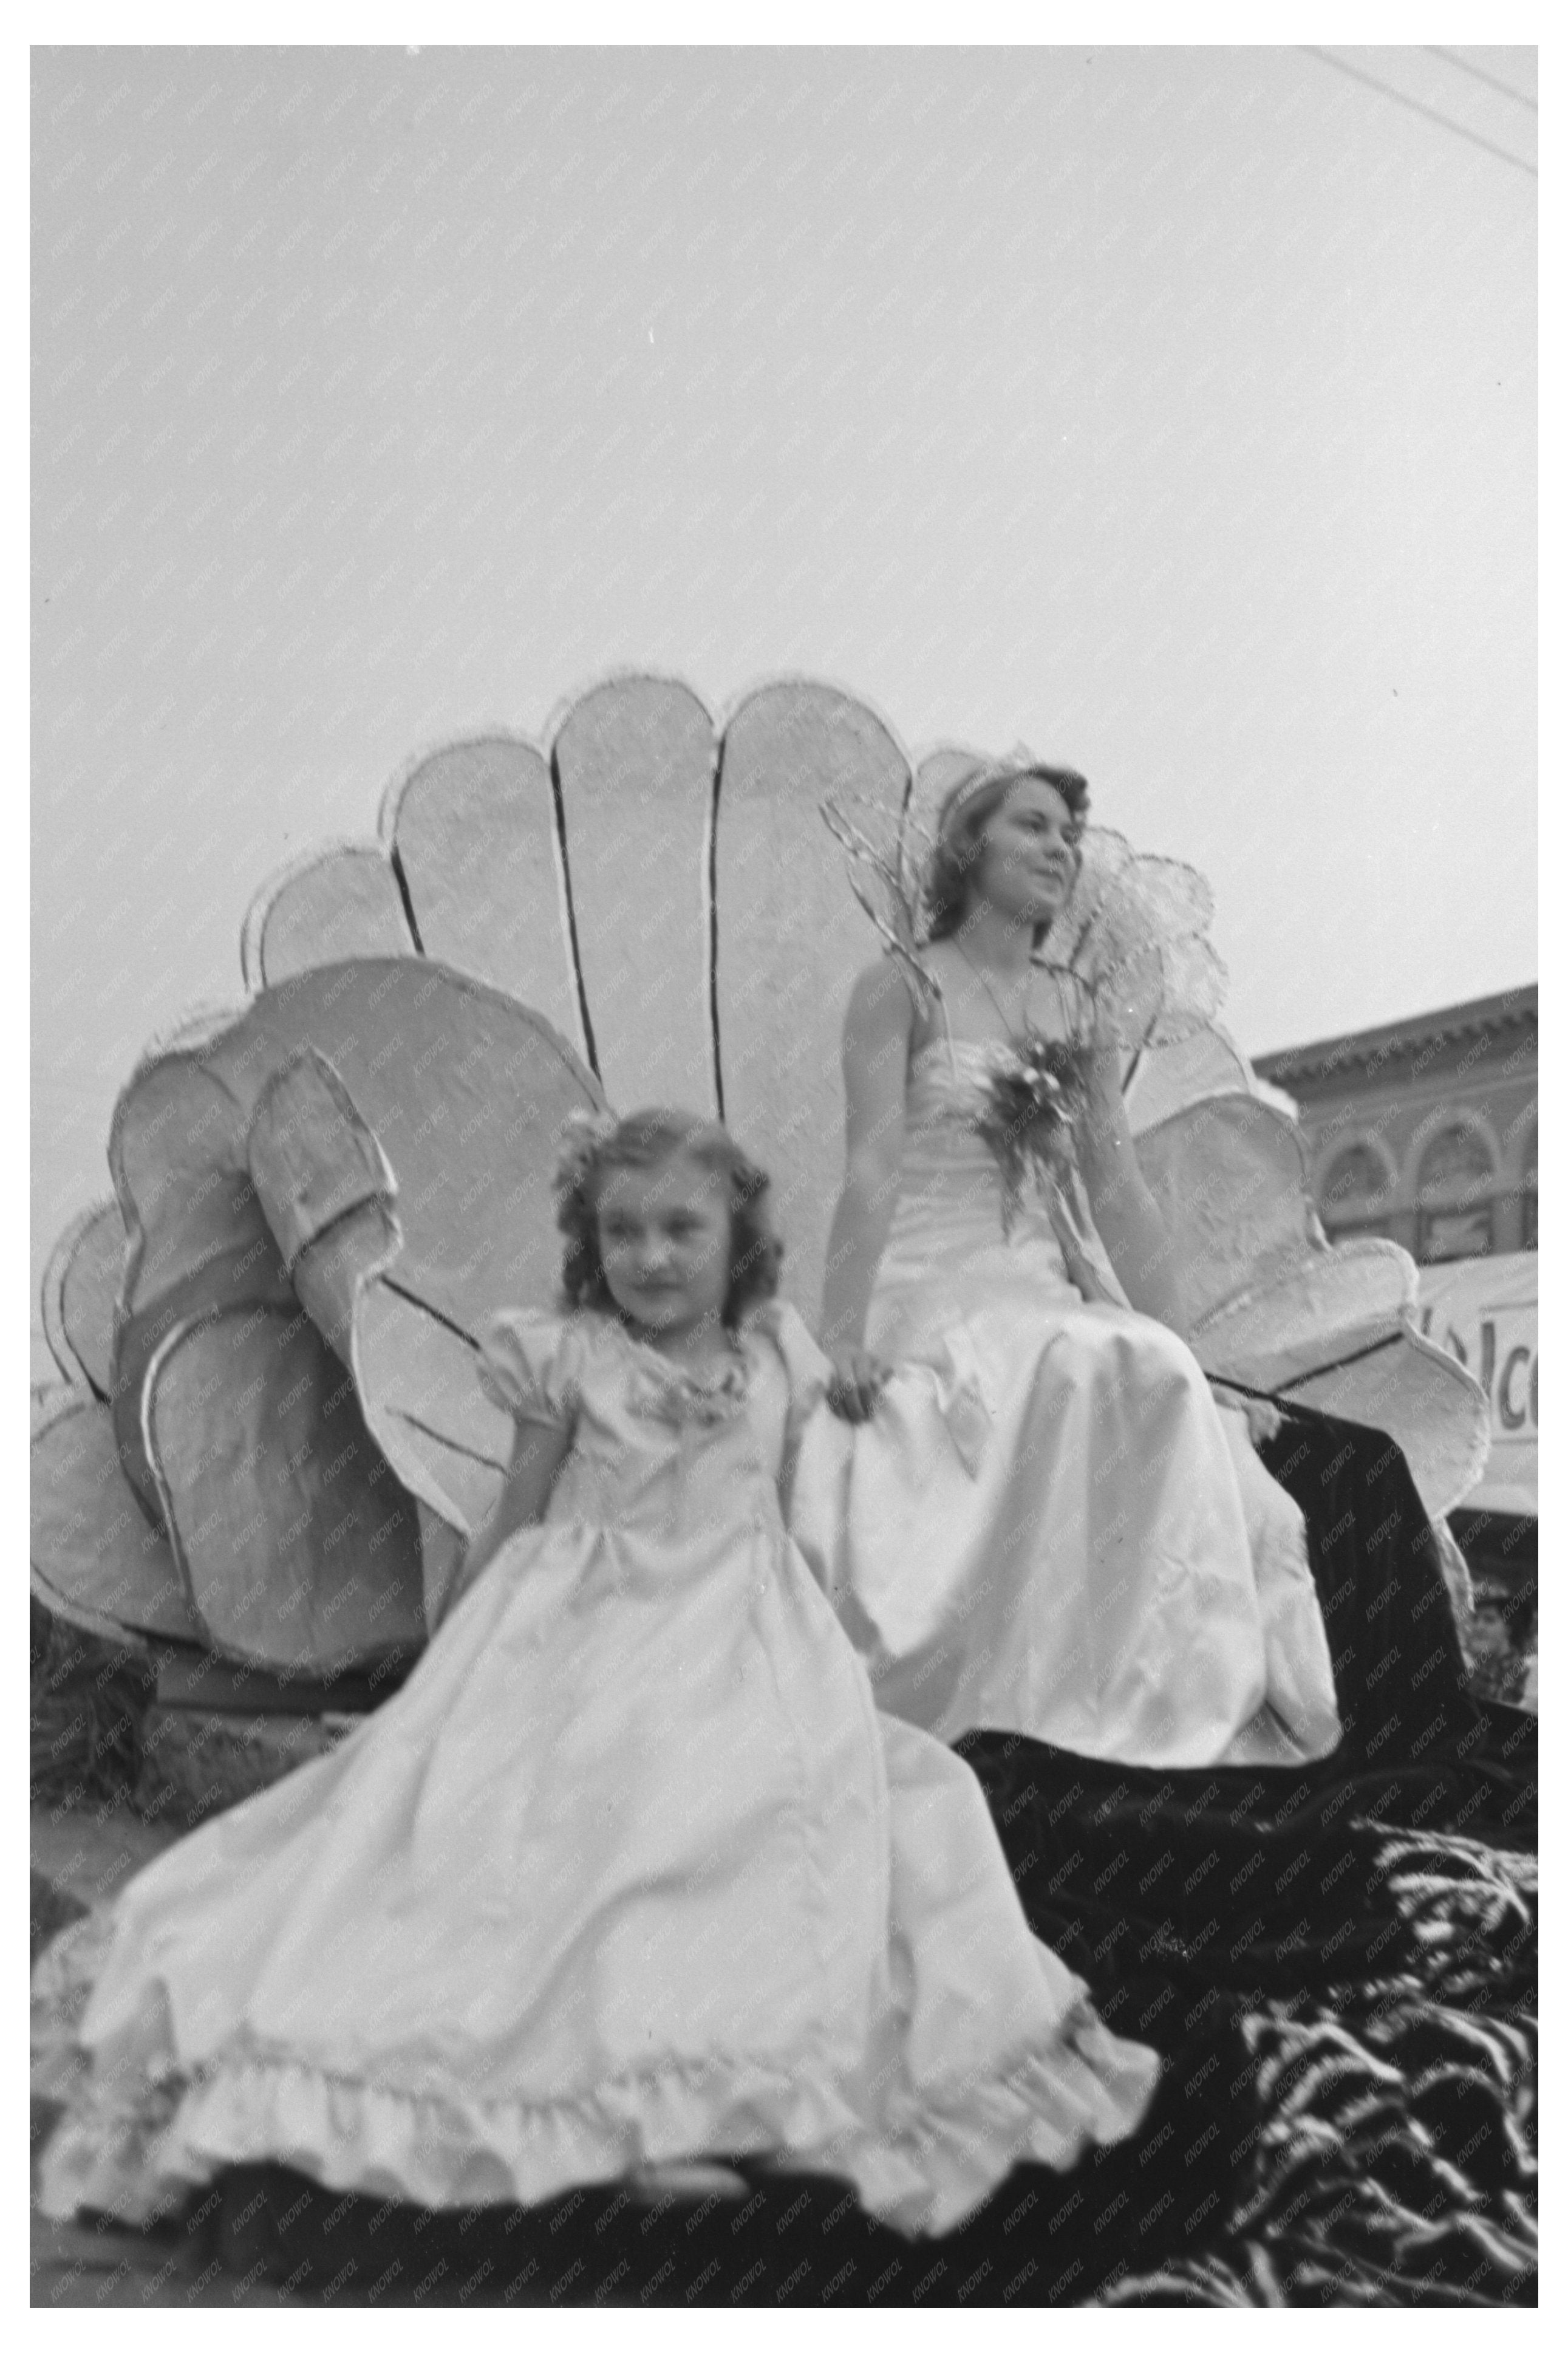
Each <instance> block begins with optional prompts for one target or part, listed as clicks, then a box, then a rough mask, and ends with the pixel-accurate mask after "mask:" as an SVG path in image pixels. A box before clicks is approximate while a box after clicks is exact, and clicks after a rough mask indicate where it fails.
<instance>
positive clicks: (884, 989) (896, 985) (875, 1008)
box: [845, 951, 921, 1032]
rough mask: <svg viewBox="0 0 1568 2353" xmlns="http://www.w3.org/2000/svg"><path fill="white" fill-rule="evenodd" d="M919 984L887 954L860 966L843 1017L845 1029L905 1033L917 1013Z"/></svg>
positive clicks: (893, 956)
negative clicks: (894, 1030)
mask: <svg viewBox="0 0 1568 2353" xmlns="http://www.w3.org/2000/svg"><path fill="white" fill-rule="evenodd" d="M919 988H920V983H919V982H918V981H917V979H916V978H915V976H914V974H913V973H911V972H910V970H909V968H908V967H907V965H905V964H904V962H903V960H902V958H901V957H900V956H896V955H893V954H892V953H891V952H890V951H889V953H888V954H887V955H880V956H879V957H878V958H877V960H876V962H875V964H868V965H862V966H861V968H860V970H859V971H858V973H857V974H856V976H855V982H854V986H853V987H852V988H851V989H850V991H849V1003H848V1008H847V1012H846V1015H845V1025H846V1027H850V1026H853V1027H855V1028H856V1029H862V1028H867V1027H869V1028H872V1029H876V1030H878V1031H879V1032H881V1031H885V1030H889V1029H903V1030H906V1031H907V1030H909V1029H910V1028H911V1027H912V1026H913V1024H914V1022H915V1020H916V1019H917V1018H919V1015H920V1013H921V1002H920V997H919V995H918V993H917V992H918V991H919Z"/></svg>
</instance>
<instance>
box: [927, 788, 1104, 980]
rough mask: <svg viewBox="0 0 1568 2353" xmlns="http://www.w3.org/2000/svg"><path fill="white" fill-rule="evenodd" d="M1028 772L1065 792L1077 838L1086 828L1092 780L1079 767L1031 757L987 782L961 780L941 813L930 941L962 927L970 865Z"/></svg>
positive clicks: (931, 873)
mask: <svg viewBox="0 0 1568 2353" xmlns="http://www.w3.org/2000/svg"><path fill="white" fill-rule="evenodd" d="M1028 776H1035V777H1037V778H1038V779H1039V781H1040V783H1041V784H1043V785H1049V786H1050V787H1051V789H1052V791H1053V792H1058V793H1059V794H1060V795H1061V797H1062V798H1063V800H1064V801H1065V802H1066V803H1067V807H1068V817H1069V818H1071V819H1072V829H1073V839H1075V840H1076V839H1077V838H1078V836H1079V833H1080V832H1081V831H1082V830H1083V825H1084V820H1085V818H1087V817H1088V815H1089V780H1088V778H1087V777H1084V776H1079V772H1078V770H1077V769H1076V768H1051V767H1047V766H1046V765H1045V764H1044V762H1043V761H1029V762H1027V763H1020V765H1018V766H1017V767H1016V768H1015V767H1007V768H1004V769H1002V770H1001V771H1000V772H999V773H998V774H997V775H995V776H990V777H988V778H987V779H986V781H985V782H984V784H982V785H976V784H975V781H974V779H973V776H966V777H963V778H961V779H960V781H959V782H958V783H957V784H956V785H954V786H953V788H952V791H951V792H950V793H949V794H948V796H947V798H946V799H945V800H944V801H943V802H942V807H941V810H940V811H939V813H938V816H937V821H936V848H935V849H933V850H932V852H931V864H930V866H929V868H928V869H927V871H926V878H925V885H924V895H925V903H926V919H927V921H926V937H927V938H928V939H931V940H945V939H949V938H951V936H952V934H953V933H954V932H956V931H957V929H958V927H959V924H960V923H962V922H963V910H964V905H965V902H966V901H967V899H968V896H969V871H970V869H971V867H973V865H974V863H975V861H976V860H978V859H979V857H980V856H981V854H982V852H983V851H984V847H985V828H986V827H987V826H988V825H989V824H990V822H991V820H992V818H994V816H995V814H996V812H997V810H998V809H999V808H1000V807H1001V806H1002V804H1003V802H1004V801H1005V799H1006V797H1007V796H1008V794H1009V793H1010V792H1011V791H1012V789H1013V787H1014V786H1015V785H1018V784H1022V783H1023V782H1024V780H1025V778H1026V777H1028Z"/></svg>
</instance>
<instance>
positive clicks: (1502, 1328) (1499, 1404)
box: [1417, 1250, 1541, 1515]
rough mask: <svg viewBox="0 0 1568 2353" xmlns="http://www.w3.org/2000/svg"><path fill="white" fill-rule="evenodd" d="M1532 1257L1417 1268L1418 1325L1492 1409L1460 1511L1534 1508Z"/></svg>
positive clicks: (1536, 1441) (1537, 1415)
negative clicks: (1481, 1463) (1486, 1439)
mask: <svg viewBox="0 0 1568 2353" xmlns="http://www.w3.org/2000/svg"><path fill="white" fill-rule="evenodd" d="M1537 1263H1538V1261H1537V1260H1536V1255H1535V1252H1534V1251H1533V1250H1520V1251H1518V1252H1516V1253H1514V1254H1513V1255H1512V1256H1510V1257H1508V1258H1465V1259H1455V1260H1453V1261H1451V1262H1450V1263H1449V1264H1447V1265H1446V1266H1424V1267H1423V1268H1422V1269H1421V1306H1420V1311H1419V1314H1418V1316H1417V1321H1418V1323H1419V1324H1420V1327H1421V1330H1422V1331H1423V1332H1424V1333H1425V1334H1426V1337H1427V1338H1428V1339H1429V1340H1435V1341H1436V1344H1437V1345H1438V1346H1439V1347H1440V1348H1447V1351H1448V1354H1449V1355H1450V1356H1457V1357H1458V1360H1459V1362H1460V1364H1461V1365H1463V1366H1465V1367H1466V1368H1467V1370H1468V1371H1469V1372H1471V1373H1473V1374H1474V1375H1475V1377H1476V1378H1477V1380H1478V1381H1479V1383H1480V1385H1481V1387H1482V1388H1484V1389H1485V1391H1486V1393H1487V1398H1488V1400H1489V1404H1490V1406H1491V1416H1492V1451H1491V1457H1490V1460H1489V1461H1488V1464H1487V1470H1486V1476H1485V1478H1484V1479H1483V1480H1482V1481H1481V1483H1480V1485H1479V1487H1478V1488H1477V1489H1476V1490H1475V1492H1474V1493H1472V1494H1469V1495H1467V1496H1466V1498H1465V1506H1466V1509H1467V1510H1469V1511H1478V1512H1528V1513H1530V1514H1532V1515H1533V1514H1534V1512H1535V1510H1536V1486H1537V1478H1538V1474H1539V1463H1540V1451H1541V1354H1540V1345H1539V1340H1538V1320H1537V1312H1536V1267H1537Z"/></svg>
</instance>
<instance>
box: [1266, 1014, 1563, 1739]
mask: <svg viewBox="0 0 1568 2353" xmlns="http://www.w3.org/2000/svg"><path fill="white" fill-rule="evenodd" d="M1536 997H1537V991H1536V988H1535V987H1534V985H1531V987H1528V988H1516V989H1509V990H1507V991H1505V993H1504V994H1503V995H1502V996H1500V997H1476V998H1474V999H1472V1000H1471V1002H1470V1003H1468V1004H1466V1005H1449V1006H1445V1007H1444V1008H1441V1010H1439V1011H1437V1012H1436V1013H1424V1014H1417V1015H1415V1016H1413V1017H1412V1018H1409V1019H1408V1020H1405V1021H1390V1022H1385V1023H1384V1025H1383V1026H1382V1027H1381V1028H1379V1029H1361V1030H1357V1031H1355V1032H1354V1033H1353V1034H1352V1035H1351V1036H1349V1037H1343V1038H1325V1039H1320V1040H1319V1041H1318V1042H1317V1043H1315V1044H1312V1045H1309V1046H1293V1047H1291V1048H1289V1050H1287V1051H1285V1052H1284V1053H1279V1054H1262V1055H1259V1056H1258V1057H1257V1059H1256V1063H1255V1067H1256V1069H1257V1070H1258V1073H1259V1075H1260V1076H1261V1077H1263V1078H1266V1079H1268V1080H1270V1081H1272V1082H1273V1083H1274V1084H1275V1085H1276V1086H1278V1087H1282V1088H1283V1089H1284V1090H1285V1092H1287V1093H1288V1094H1289V1095H1290V1096H1291V1097H1292V1098H1293V1100H1294V1101H1295V1103H1297V1105H1298V1106H1299V1108H1300V1116H1301V1126H1302V1130H1303V1133H1304V1134H1305V1136H1306V1140H1307V1146H1308V1151H1309V1153H1310V1162H1311V1173H1312V1189H1313V1194H1314V1197H1315V1198H1316V1201H1317V1205H1318V1213H1319V1216H1320V1217H1321V1219H1322V1221H1323V1225H1324V1227H1325V1229H1326V1230H1327V1232H1328V1234H1329V1236H1330V1238H1331V1240H1345V1239H1346V1238H1347V1237H1349V1236H1351V1235H1355V1234H1383V1235H1386V1236H1387V1238H1388V1239H1389V1240H1391V1241H1396V1242H1399V1243H1401V1244H1402V1245H1403V1247H1404V1248H1405V1250H1408V1251H1409V1252H1410V1253H1411V1255H1412V1257H1413V1258H1415V1260H1416V1261H1418V1262H1419V1263H1420V1264H1421V1265H1422V1266H1423V1267H1429V1268H1431V1269H1432V1270H1433V1272H1432V1275H1431V1277H1430V1278H1429V1279H1428V1280H1426V1281H1424V1282H1423V1285H1422V1294H1423V1302H1424V1306H1423V1328H1424V1329H1429V1330H1430V1333H1431V1336H1432V1337H1433V1338H1434V1339H1436V1341H1437V1342H1438V1343H1439V1345H1447V1346H1449V1347H1450V1348H1451V1349H1452V1351H1453V1353H1454V1354H1455V1355H1456V1356H1458V1358H1459V1359H1460V1361H1461V1362H1462V1363H1464V1364H1466V1365H1467V1366H1468V1368H1469V1370H1470V1371H1471V1372H1473V1373H1474V1374H1475V1376H1476V1377H1477V1378H1478V1379H1479V1381H1480V1383H1481V1386H1482V1388H1484V1389H1485V1390H1486V1391H1487V1393H1488V1397H1489V1402H1490V1406H1491V1411H1492V1457H1493V1461H1492V1463H1491V1464H1489V1478H1490V1477H1491V1473H1492V1470H1493V1467H1494V1466H1495V1465H1497V1464H1500V1463H1504V1462H1505V1461H1506V1459H1507V1458H1510V1457H1511V1456H1513V1455H1518V1456H1519V1457H1520V1458H1521V1461H1524V1462H1526V1463H1527V1464H1528V1481H1527V1483H1524V1484H1519V1483H1516V1484H1515V1485H1513V1486H1511V1487H1504V1488H1503V1489H1501V1490H1500V1491H1498V1493H1493V1492H1492V1490H1491V1489H1490V1488H1489V1485H1488V1483H1487V1482H1482V1485H1481V1487H1480V1488H1479V1489H1478V1490H1477V1493H1476V1495H1475V1496H1474V1497H1472V1499H1471V1507H1470V1508H1468V1509H1467V1508H1461V1509H1459V1510H1458V1511H1456V1512H1454V1513H1452V1514H1450V1521H1451V1525H1452V1528H1453V1532H1454V1534H1455V1535H1456V1536H1457V1537H1458V1541H1459V1543H1460V1546H1462V1548H1463V1550H1464V1553H1465V1556H1466V1558H1467V1559H1468V1562H1469V1565H1470V1571H1471V1576H1472V1578H1473V1581H1474V1586H1475V1592H1476V1600H1477V1609H1476V1614H1475V1618H1474V1620H1473V1622H1472V1624H1471V1626H1470V1627H1469V1629H1468V1630H1467V1635H1466V1641H1467V1647H1468V1650H1469V1652H1470V1657H1471V1663H1472V1671H1473V1672H1474V1674H1475V1676H1476V1679H1477V1682H1478V1684H1479V1687H1480V1688H1482V1689H1484V1690H1487V1691H1489V1693H1490V1694H1491V1695H1492V1696H1493V1697H1499V1698H1508V1699H1516V1698H1518V1697H1519V1696H1520V1695H1521V1693H1522V1692H1523V1691H1524V1690H1525V1689H1526V1687H1527V1684H1528V1681H1529V1675H1530V1672H1531V1670H1532V1663H1533V1661H1534V1656H1535V1643H1536V1637H1535V1595H1536V1579H1537V1572H1538V1522H1537V1519H1536V1516H1535V1513H1534V1510H1533V1499H1534V1490H1535V1481H1536V1470H1535V1465H1536V1462H1537V1460H1538V1451H1539V1422H1540V1357H1539V1340H1538V1332H1537V1312H1536V1307H1535V1304H1534V1303H1535V1300H1536V1297H1537V1293H1536V1290H1535V1286H1534V1283H1533V1282H1532V1281H1531V1280H1530V1279H1529V1278H1530V1276H1531V1272H1532V1270H1531V1267H1530V1264H1529V1261H1528V1259H1524V1258H1521V1256H1520V1255H1519V1254H1520V1253H1524V1252H1529V1251H1532V1250H1535V1249H1536V1247H1537V1243H1538V1240H1539V1236H1540V1212H1539V1208H1538V1206H1537V1204H1538V1184H1539V1179H1538V1176H1537V1144H1536V1118H1537V1113H1536V1073H1537V1061H1538V1055H1537V1039H1536ZM1492 1258H1498V1259H1507V1260H1508V1261H1509V1264H1508V1265H1507V1266H1500V1267H1498V1268H1497V1270H1496V1271H1495V1276H1489V1274H1488V1273H1487V1271H1486V1270H1485V1268H1484V1265H1482V1264H1480V1263H1478V1264H1476V1266H1475V1268H1474V1272H1473V1273H1468V1272H1467V1271H1465V1270H1464V1269H1463V1268H1461V1267H1460V1266H1458V1265H1456V1264H1454V1263H1453V1262H1454V1261H1486V1260H1488V1259H1492ZM1456 1291H1458V1292H1460V1293H1468V1292H1473V1293H1475V1302H1476V1304H1475V1312H1474V1313H1473V1314H1469V1315H1466V1314H1462V1313H1460V1312H1459V1311H1458V1309H1455V1308H1453V1307H1452V1306H1451V1303H1450V1300H1449V1294H1450V1293H1456ZM1494 1293H1495V1294H1496V1295H1495V1297H1494V1295H1493V1294H1494ZM1516 1294H1517V1296H1518V1298H1519V1299H1520V1300H1521V1301H1522V1300H1524V1299H1526V1298H1527V1299H1528V1302H1529V1304H1528V1306H1527V1307H1526V1306H1523V1305H1516V1304H1514V1303H1513V1302H1514V1298H1515V1295H1516ZM1527 1505H1529V1506H1531V1508H1529V1509H1527V1508H1526V1506H1527ZM1478 1506H1479V1508H1478ZM1489 1679H1490V1680H1489ZM1531 1688H1533V1686H1531ZM1532 1704H1533V1703H1532Z"/></svg>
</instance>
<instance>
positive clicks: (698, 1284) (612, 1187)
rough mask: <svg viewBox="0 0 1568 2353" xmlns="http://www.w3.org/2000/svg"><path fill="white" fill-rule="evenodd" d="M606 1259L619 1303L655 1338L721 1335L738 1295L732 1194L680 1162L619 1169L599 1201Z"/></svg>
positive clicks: (695, 1166)
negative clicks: (733, 1283) (734, 1290)
mask: <svg viewBox="0 0 1568 2353" xmlns="http://www.w3.org/2000/svg"><path fill="white" fill-rule="evenodd" d="M598 1206H599V1257H600V1259H601V1261H602V1262H603V1265H604V1269H605V1282H606V1283H607V1284H608V1286H609V1292H610V1296H611V1298H612V1299H613V1300H614V1301H615V1303H616V1306H617V1307H618V1308H619V1309H620V1310H621V1312H622V1314H624V1315H628V1316H630V1318H631V1320H632V1321H633V1323H635V1324H640V1325H641V1326H642V1328H643V1329H644V1331H646V1332H647V1334H648V1335H650V1336H651V1337H655V1338H658V1339H662V1340H671V1339H679V1338H682V1337H684V1336H685V1335H687V1334H688V1333H689V1332H693V1331H695V1330H697V1329H698V1328H699V1326H700V1325H702V1324H708V1325H710V1327H711V1328H712V1329H713V1330H714V1331H717V1330H718V1328H719V1325H720V1322H721V1317H722V1315H723V1312H724V1302H725V1300H726V1299H727V1298H728V1297H729V1293H730V1203H729V1190H728V1187H727V1186H726V1185H725V1183H724V1180H723V1179H722V1177H721V1176H715V1175H714V1174H713V1172H712V1171H711V1170H710V1169H707V1168H704V1167H702V1166H700V1164H699V1163H698V1162H697V1161H695V1160H690V1159H688V1158H686V1157H685V1156H684V1155H673V1156H672V1157H671V1158H670V1159H668V1160H664V1161H661V1162H660V1163H659V1164H658V1166H657V1167H654V1168H613V1169H612V1170H611V1171H610V1173H609V1176H607V1177H606V1179H605V1184H604V1186H603V1187H602V1189H601V1191H600V1194H599V1205H598Z"/></svg>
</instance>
